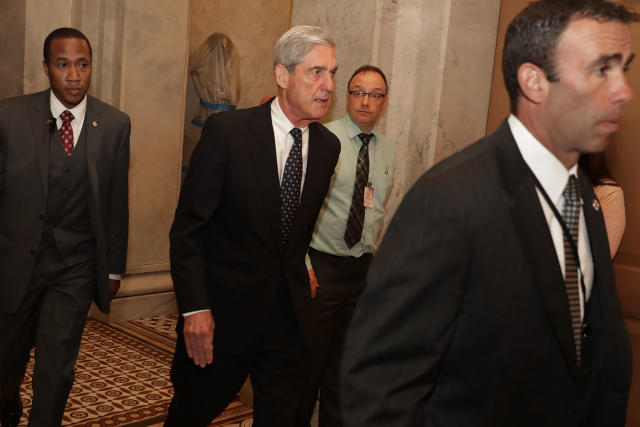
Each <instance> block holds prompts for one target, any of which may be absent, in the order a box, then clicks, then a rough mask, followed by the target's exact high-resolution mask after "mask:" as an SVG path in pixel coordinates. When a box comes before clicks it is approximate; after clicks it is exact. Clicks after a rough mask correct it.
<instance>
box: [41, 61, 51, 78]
mask: <svg viewBox="0 0 640 427" xmlns="http://www.w3.org/2000/svg"><path fill="white" fill-rule="evenodd" d="M42 69H43V70H44V74H45V75H46V76H47V77H49V66H48V65H47V61H42Z"/></svg>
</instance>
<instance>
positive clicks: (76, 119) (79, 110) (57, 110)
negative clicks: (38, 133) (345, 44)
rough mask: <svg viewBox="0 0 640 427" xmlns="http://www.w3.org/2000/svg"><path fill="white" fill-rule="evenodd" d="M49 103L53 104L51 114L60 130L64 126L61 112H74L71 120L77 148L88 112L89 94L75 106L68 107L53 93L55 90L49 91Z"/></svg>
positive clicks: (74, 144) (74, 142)
mask: <svg viewBox="0 0 640 427" xmlns="http://www.w3.org/2000/svg"><path fill="white" fill-rule="evenodd" d="M49 100H50V101H49V104H50V106H51V114H52V115H53V117H55V118H56V128H57V129H58V130H59V129H60V126H62V118H61V117H60V114H62V113H63V112H65V111H66V110H69V111H70V112H71V114H73V120H71V129H72V130H73V147H74V148H75V146H76V144H77V143H78V138H79V137H80V132H82V125H83V123H84V116H85V115H86V113H87V95H85V96H84V98H82V101H80V103H79V104H78V105H76V106H75V107H73V108H67V107H65V106H64V105H62V102H60V100H59V99H58V98H57V97H56V96H55V95H54V94H53V91H49Z"/></svg>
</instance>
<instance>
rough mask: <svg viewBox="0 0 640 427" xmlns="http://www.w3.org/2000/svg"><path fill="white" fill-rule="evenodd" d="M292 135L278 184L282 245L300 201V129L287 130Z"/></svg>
mask: <svg viewBox="0 0 640 427" xmlns="http://www.w3.org/2000/svg"><path fill="white" fill-rule="evenodd" d="M289 133H290V134H291V136H293V146H292V147H291V151H289V156H288V157H287V161H286V163H285V165H284V173H283V174H282V183H281V184H280V201H281V205H280V216H281V221H282V246H283V247H284V246H286V245H287V241H288V240H289V235H290V234H291V229H292V228H293V220H294V219H295V217H296V211H297V210H298V203H299V202H300V184H301V182H302V131H301V130H300V129H298V128H293V129H291V131H290V132H289Z"/></svg>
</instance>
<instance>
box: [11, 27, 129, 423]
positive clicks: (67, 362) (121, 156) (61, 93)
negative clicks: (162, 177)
mask: <svg viewBox="0 0 640 427" xmlns="http://www.w3.org/2000/svg"><path fill="white" fill-rule="evenodd" d="M91 60H92V51H91V46H90V44H89V41H88V40H87V38H86V37H85V36H84V34H82V33H81V32H79V31H77V30H75V29H73V28H59V29H57V30H54V31H53V32H52V33H51V34H49V36H47V38H46V40H45V42H44V61H43V67H44V72H45V74H46V75H47V76H48V77H49V82H50V90H46V91H43V92H39V93H34V94H30V95H24V96H19V97H16V98H11V99H5V100H3V101H0V337H1V339H0V425H1V426H2V427H8V426H17V425H18V421H19V419H20V415H21V413H22V405H21V403H20V394H19V387H20V383H21V382H22V379H23V378H24V373H25V369H26V365H27V362H28V361H29V352H30V350H31V348H32V347H33V346H34V345H35V366H34V372H33V382H32V384H33V392H34V394H33V403H32V406H31V412H30V414H29V425H30V426H37V427H43V426H58V425H60V423H61V420H62V415H63V412H64V407H65V403H66V400H67V397H68V395H69V391H70V389H71V385H72V384H73V378H74V365H75V360H76V356H77V354H78V349H79V346H80V339H81V338H82V331H83V328H84V324H85V322H86V319H87V313H88V311H89V307H90V305H91V301H92V300H94V299H95V301H96V303H97V304H98V307H99V308H100V309H101V310H102V311H104V312H108V311H109V303H110V301H111V298H112V297H113V296H114V295H115V293H116V292H117V291H118V288H119V287H120V275H121V274H122V273H124V270H125V265H126V253H127V238H128V222H129V214H128V171H129V134H130V130H131V125H130V121H129V117H127V116H126V115H125V114H124V113H122V112H120V111H118V110H116V109H115V108H113V107H111V106H109V105H107V104H105V103H103V102H102V101H99V100H98V99H96V98H93V97H91V96H88V95H87V90H88V89H89V86H90V82H91Z"/></svg>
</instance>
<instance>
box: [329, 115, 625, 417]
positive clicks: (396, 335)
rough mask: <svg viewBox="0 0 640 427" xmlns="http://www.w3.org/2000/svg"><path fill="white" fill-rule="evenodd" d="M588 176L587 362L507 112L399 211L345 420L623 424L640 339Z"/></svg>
mask: <svg viewBox="0 0 640 427" xmlns="http://www.w3.org/2000/svg"><path fill="white" fill-rule="evenodd" d="M579 178H580V179H579V180H580V185H581V191H582V196H583V200H584V215H585V219H586V224H587V229H588V234H589V239H590V247H591V253H592V256H593V262H594V276H595V280H594V285H593V293H592V296H591V298H590V300H589V303H588V304H587V310H586V311H587V315H586V318H585V320H586V322H587V323H589V326H590V329H589V331H588V332H589V336H588V338H586V339H585V342H584V347H585V349H584V354H583V364H582V366H581V367H578V365H577V362H576V356H575V347H574V344H573V339H572V330H571V321H570V314H569V305H568V300H567V296H566V291H565V284H564V280H563V276H562V272H561V269H560V265H559V263H558V260H557V256H556V252H555V249H554V246H553V241H552V238H551V235H550V232H549V228H548V225H547V222H546V220H545V218H544V216H543V211H542V207H541V204H540V201H539V198H538V195H537V193H536V191H535V187H534V179H533V174H532V173H531V171H530V170H529V168H528V167H527V166H526V164H525V162H524V160H523V159H522V157H521V155H520V152H519V151H518V148H517V146H516V143H515V140H514V139H513V136H512V135H511V132H510V130H509V127H508V124H507V123H506V122H504V123H503V124H502V126H501V127H500V129H499V130H498V131H497V132H496V133H495V134H493V135H491V136H489V137H487V138H484V139H483V140H480V141H479V142H477V143H475V144H473V145H472V146H470V147H468V148H467V149H465V150H463V151H462V152H460V153H458V154H456V155H453V156H451V157H450V158H448V159H446V160H444V161H442V162H441V163H439V164H438V165H436V166H435V167H434V168H433V169H432V170H430V171H429V172H428V173H426V174H425V175H424V176H423V177H422V178H421V179H420V180H419V181H418V182H417V184H416V185H415V186H414V187H413V188H412V189H411V190H410V192H409V193H408V194H407V195H406V197H405V199H404V200H403V202H402V204H401V206H400V208H399V210H398V212H397V213H396V215H395V218H394V219H393V221H392V222H391V224H390V226H389V229H388V231H387V233H386V236H385V238H384V241H383V242H382V244H381V246H380V249H379V251H378V252H377V254H376V256H375V259H374V262H373V265H372V267H371V270H370V272H369V276H368V287H367V288H366V290H365V292H364V294H363V296H362V298H361V300H360V303H359V305H358V307H357V308H356V312H355V314H354V318H353V322H352V324H351V328H350V330H349V333H348V337H347V343H346V348H345V356H344V360H343V371H342V372H343V382H342V384H343V390H342V404H343V410H344V417H345V421H346V425H347V426H349V427H354V426H367V427H372V426H374V427H375V426H385V427H387V426H392V425H393V426H456V427H458V426H487V427H489V426H491V427H496V426H504V427H513V426H532V427H533V426H536V427H540V426H545V427H550V426H562V427H569V426H578V425H580V426H594V427H596V426H598V427H602V426H607V427H616V426H619V427H623V426H624V417H625V415H624V414H625V410H626V403H627V397H628V391H629V386H630V384H629V382H630V373H631V360H630V345H629V341H628V337H627V334H626V330H625V326H624V323H623V319H622V314H621V311H620V307H619V303H618V299H617V295H616V290H615V283H614V277H613V271H612V267H611V262H610V258H609V249H608V248H609V246H608V244H607V237H606V233H605V230H604V223H603V219H602V214H601V212H600V211H599V210H598V211H596V209H594V207H593V202H594V199H595V196H594V194H593V191H592V189H591V185H590V184H589V182H588V180H587V179H586V178H585V176H584V174H582V173H580V174H579Z"/></svg>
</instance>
